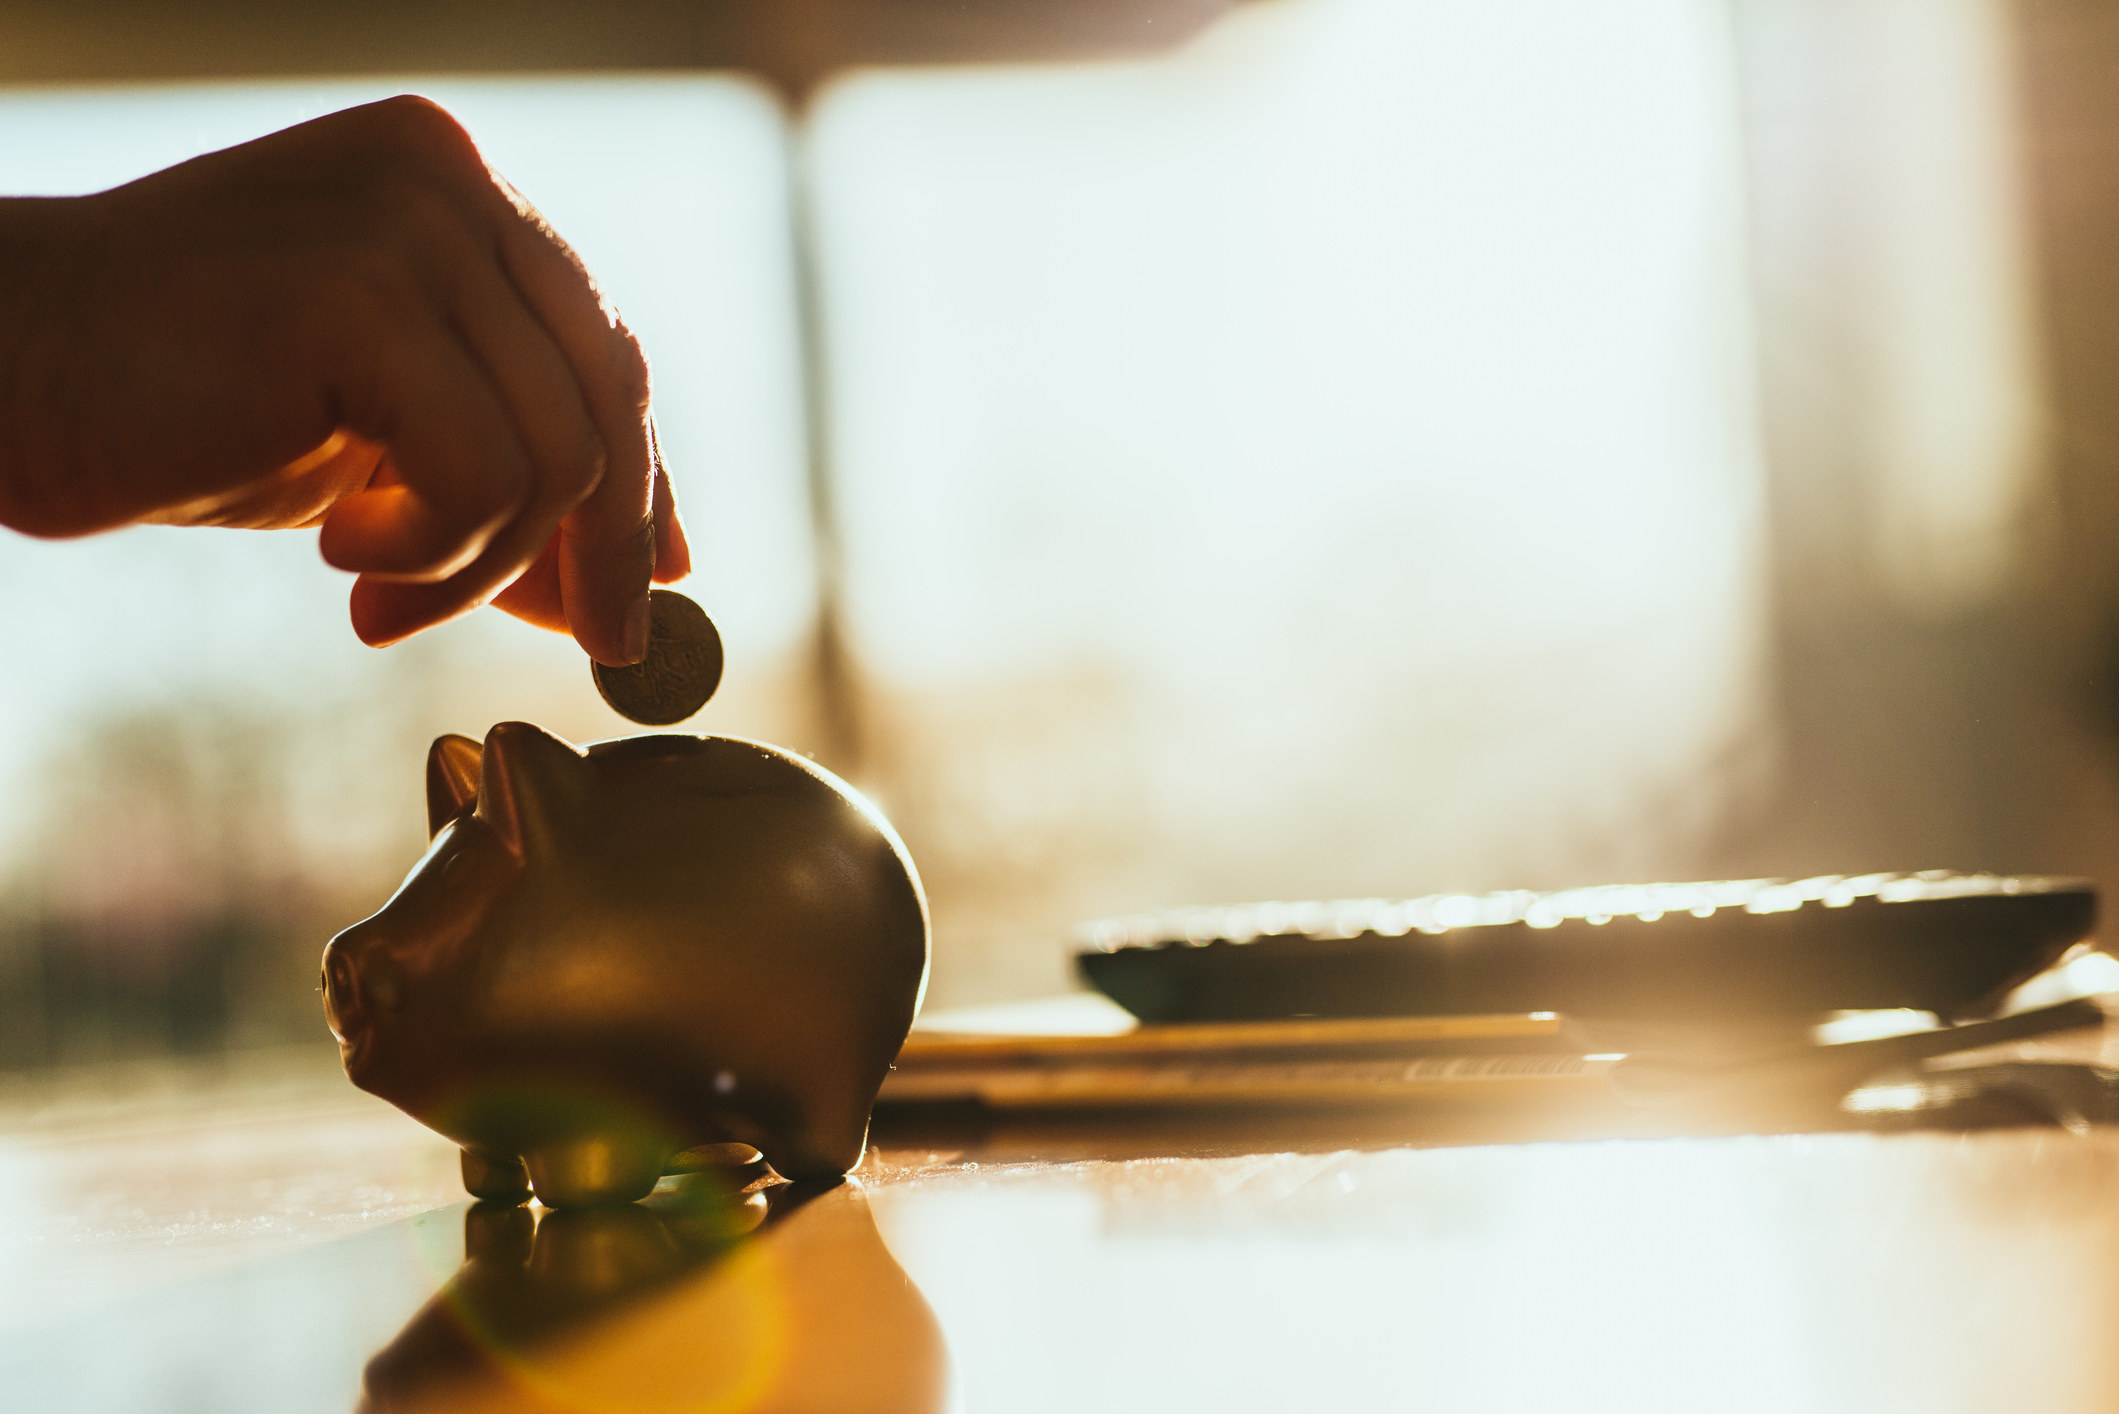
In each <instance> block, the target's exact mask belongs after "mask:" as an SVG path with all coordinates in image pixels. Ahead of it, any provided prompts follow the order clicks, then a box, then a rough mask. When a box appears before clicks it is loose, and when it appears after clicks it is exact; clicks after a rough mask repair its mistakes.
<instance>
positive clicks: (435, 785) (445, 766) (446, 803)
mask: <svg viewBox="0 0 2119 1414" xmlns="http://www.w3.org/2000/svg"><path fill="white" fill-rule="evenodd" d="M484 754H485V748H484V747H482V746H480V745H479V744H478V743H477V742H475V741H473V740H471V738H469V737H467V736H457V735H456V734H455V733H454V732H451V733H450V734H449V735H447V736H438V737H436V738H434V745H432V746H430V747H428V748H427V834H428V835H429V836H430V837H431V836H434V835H438V834H440V833H441V827H442V826H444V825H446V824H448V823H449V822H450V821H451V820H454V819H455V818H456V817H457V816H459V815H461V814H463V813H464V812H465V811H466V810H469V809H470V808H471V807H472V806H474V805H476V804H478V761H479V758H480V757H481V756H483V755H484Z"/></svg>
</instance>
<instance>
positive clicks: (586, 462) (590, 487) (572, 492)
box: [555, 421, 610, 506]
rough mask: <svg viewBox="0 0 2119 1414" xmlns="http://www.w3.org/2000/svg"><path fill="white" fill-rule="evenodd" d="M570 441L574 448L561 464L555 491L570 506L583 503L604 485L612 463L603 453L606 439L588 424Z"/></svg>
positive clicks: (580, 428)
mask: <svg viewBox="0 0 2119 1414" xmlns="http://www.w3.org/2000/svg"><path fill="white" fill-rule="evenodd" d="M571 440H572V443H573V445H572V446H571V447H570V448H569V449H568V453H567V456H566V458H565V460H564V461H563V462H562V463H561V467H560V476H559V478H558V482H559V484H558V486H557V487H556V488H555V489H556V490H557V492H558V494H559V496H560V497H561V499H563V500H564V501H565V502H566V503H567V504H568V505H569V506H573V505H578V504H580V503H581V502H582V501H583V500H586V499H587V498H588V496H589V494H590V493H591V492H593V491H594V490H595V489H596V488H597V487H598V486H600V485H602V484H603V473H604V468H605V467H606V466H608V465H609V461H610V459H609V457H608V456H607V455H606V454H605V452H604V447H603V439H602V438H601V437H599V436H597V435H596V429H595V428H593V427H591V426H590V425H589V424H588V423H587V422H586V421H584V422H582V423H581V424H580V426H579V427H577V428H576V429H575V433H574V436H573V438H572V439H571Z"/></svg>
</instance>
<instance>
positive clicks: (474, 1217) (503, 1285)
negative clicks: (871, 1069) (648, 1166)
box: [359, 1182, 948, 1414]
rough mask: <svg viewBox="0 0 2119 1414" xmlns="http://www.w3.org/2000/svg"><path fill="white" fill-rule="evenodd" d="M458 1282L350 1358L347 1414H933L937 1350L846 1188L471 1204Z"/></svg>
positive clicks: (853, 1190) (906, 1284) (923, 1308)
mask: <svg viewBox="0 0 2119 1414" xmlns="http://www.w3.org/2000/svg"><path fill="white" fill-rule="evenodd" d="M464 1248H465V1260H464V1265H463V1269H462V1270H461V1271H459V1272H458V1273H457V1274H456V1276H455V1277H454V1278H452V1279H451V1280H450V1282H449V1283H448V1285H447V1286H445V1287H443V1288H442V1290H441V1292H440V1293H439V1294H438V1295H436V1296H435V1297H434V1299H433V1300H431V1301H430V1302H428V1303H427V1305H426V1306H425V1307H424V1308H423V1309H422V1310H421V1311H420V1313H419V1314H418V1315H417V1316H415V1317H414V1318H413V1319H412V1321H411V1323H410V1324H408V1325H407V1326H406V1327H405V1329H404V1330H403V1331H402V1332H401V1333H400V1334H399V1335H398V1337H397V1339H396V1340H394V1341H392V1342H391V1343H390V1344H389V1345H387V1346H385V1347H384V1348H383V1349H382V1350H381V1351H380V1352H379V1353H377V1354H376V1356H375V1357H374V1358H373V1359H372V1360H370V1361H369V1362H368V1367H367V1370H366V1372H365V1374H364V1376H363V1379H362V1390H361V1402H360V1405H359V1410H360V1411H361V1412H362V1414H410V1411H422V1412H423V1414H473V1412H474V1411H487V1410H490V1411H496V1414H497V1411H502V1410H505V1411H509V1412H510V1414H517V1411H522V1414H528V1412H529V1411H539V1410H555V1411H556V1410H565V1411H570V1414H580V1411H584V1410H591V1411H595V1410H632V1411H644V1410H658V1409H661V1410H672V1411H674V1410H686V1411H720V1412H721V1414H739V1411H740V1414H771V1411H786V1412H787V1414H794V1412H795V1411H805V1414H806V1412H807V1411H821V1410H832V1411H844V1412H845V1414H863V1412H864V1411H867V1412H870V1414H930V1411H935V1410H939V1409H941V1408H942V1405H943V1399H944V1395H945V1393H946V1385H947V1366H948V1357H947V1351H946V1348H945V1347H944V1345H943V1343H942V1336H941V1331H940V1328H939V1326H938V1325H937V1324H936V1322H935V1319H934V1315H933V1313H932V1312H931V1311H930V1310H929V1309H928V1307H927V1303H926V1302H925V1301H924V1300H923V1299H922V1298H921V1296H920V1293H919V1289H918V1288H917V1287H915V1286H914V1285H913V1284H912V1282H911V1280H910V1279H909V1278H908V1277H907V1276H906V1275H905V1273H904V1271H903V1270H902V1269H901V1268H900V1267H899V1266H898V1264H897V1263H896V1262H895V1261H894V1260H892V1258H891V1255H890V1252H889V1250H888V1249H887V1248H886V1247H885V1246H884V1245H883V1240H882V1238H881V1236H880V1235H879V1234H878V1233H877V1231H876V1226H875V1221H874V1219H873V1218H872V1217H871V1216H870V1215H869V1211H868V1202H867V1199H866V1197H865V1195H863V1193H862V1192H861V1189H860V1187H859V1185H858V1184H856V1183H850V1182H849V1183H841V1184H838V1185H836V1186H833V1187H832V1188H830V1190H829V1191H826V1192H822V1193H818V1192H816V1191H815V1189H814V1188H813V1187H812V1186H809V1185H803V1186H800V1187H792V1188H791V1187H786V1186H782V1187H778V1188H776V1189H774V1190H771V1191H770V1192H769V1193H757V1192H753V1193H749V1194H727V1195H722V1194H717V1193H714V1192H712V1191H708V1192H706V1193H704V1194H701V1193H697V1192H695V1193H692V1194H679V1195H672V1196H670V1197H667V1198H666V1197H665V1196H663V1195H660V1194H658V1195H657V1196H656V1197H654V1198H653V1199H651V1200H649V1202H647V1203H642V1204H633V1205H626V1206H620V1207H613V1208H602V1209H594V1210H589V1211H583V1212H552V1213H546V1214H545V1215H544V1218H543V1221H542V1222H541V1223H540V1222H537V1221H536V1220H535V1217H534V1210H533V1209H530V1208H525V1207H512V1206H502V1205H496V1204H490V1203H480V1204H477V1205H475V1206H474V1207H472V1208H471V1210H470V1211H469V1212H467V1213H466V1214H465V1217H464Z"/></svg>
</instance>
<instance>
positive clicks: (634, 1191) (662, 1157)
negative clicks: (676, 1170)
mask: <svg viewBox="0 0 2119 1414" xmlns="http://www.w3.org/2000/svg"><path fill="white" fill-rule="evenodd" d="M669 1157H670V1154H669V1149H668V1148H667V1147H665V1146H663V1145H661V1144H657V1143H654V1142H653V1141H651V1140H648V1139H645V1138H641V1137H638V1136H633V1135H627V1136H623V1137H620V1136H616V1135H609V1134H584V1135H578V1136H576V1137H574V1138H570V1139H558V1140H552V1141H549V1142H547V1143H545V1144H542V1145H540V1146H539V1147H537V1148H536V1149H533V1150H531V1151H530V1152H529V1153H527V1154H525V1155H523V1162H524V1164H525V1166H526V1167H527V1168H528V1169H529V1174H530V1183H531V1185H532V1186H533V1187H535V1188H536V1190H537V1201H538V1202H540V1203H542V1204H544V1205H545V1206H546V1207H547V1208H599V1207H605V1206H608V1205H610V1204H614V1203H630V1202H632V1201H633V1200H635V1199H637V1198H645V1197H647V1195H648V1194H649V1193H650V1192H652V1191H653V1190H654V1187H655V1184H656V1182H657V1181H658V1180H659V1179H660V1178H661V1177H662V1170H663V1166H664V1165H665V1164H667V1163H668V1162H669Z"/></svg>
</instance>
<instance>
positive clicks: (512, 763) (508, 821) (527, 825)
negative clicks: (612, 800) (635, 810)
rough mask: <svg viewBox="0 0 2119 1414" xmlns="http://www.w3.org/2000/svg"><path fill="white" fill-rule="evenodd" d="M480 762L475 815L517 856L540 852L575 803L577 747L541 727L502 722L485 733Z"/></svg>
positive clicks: (578, 772)
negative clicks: (490, 827) (483, 749)
mask: <svg viewBox="0 0 2119 1414" xmlns="http://www.w3.org/2000/svg"><path fill="white" fill-rule="evenodd" d="M480 766H481V769H480V771H479V774H478V818H479V819H481V820H483V821H485V822H486V823H487V824H488V825H491V826H492V827H493V829H494V831H495V833H497V834H498V835H499V836H500V837H501V838H502V839H503V840H505V841H507V845H508V848H509V849H511V850H513V851H515V853H516V855H517V856H518V857H519V858H528V857H529V856H530V855H531V854H533V853H539V852H542V851H543V850H544V849H545V848H546V847H547V846H549V845H550V844H551V843H552V841H553V840H554V838H555V837H556V836H557V834H558V832H559V828H560V822H561V820H562V818H563V817H564V815H565V813H566V811H567V809H568V808H569V806H570V805H571V804H572V802H573V799H574V796H575V792H576V787H577V782H578V781H579V780H580V776H581V768H582V756H581V752H580V750H579V749H578V748H576V747H574V746H571V745H569V744H568V743H566V742H564V741H561V740H560V739H559V738H558V737H556V736H553V735H552V734H551V733H550V732H548V731H546V730H545V729H544V728H542V727H533V726H531V725H530V724H529V723H528V722H502V723H500V724H499V725H498V726H496V727H494V728H493V730H492V731H490V732H487V733H486V748H485V752H484V754H483V759H482V760H481V762H480Z"/></svg>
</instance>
